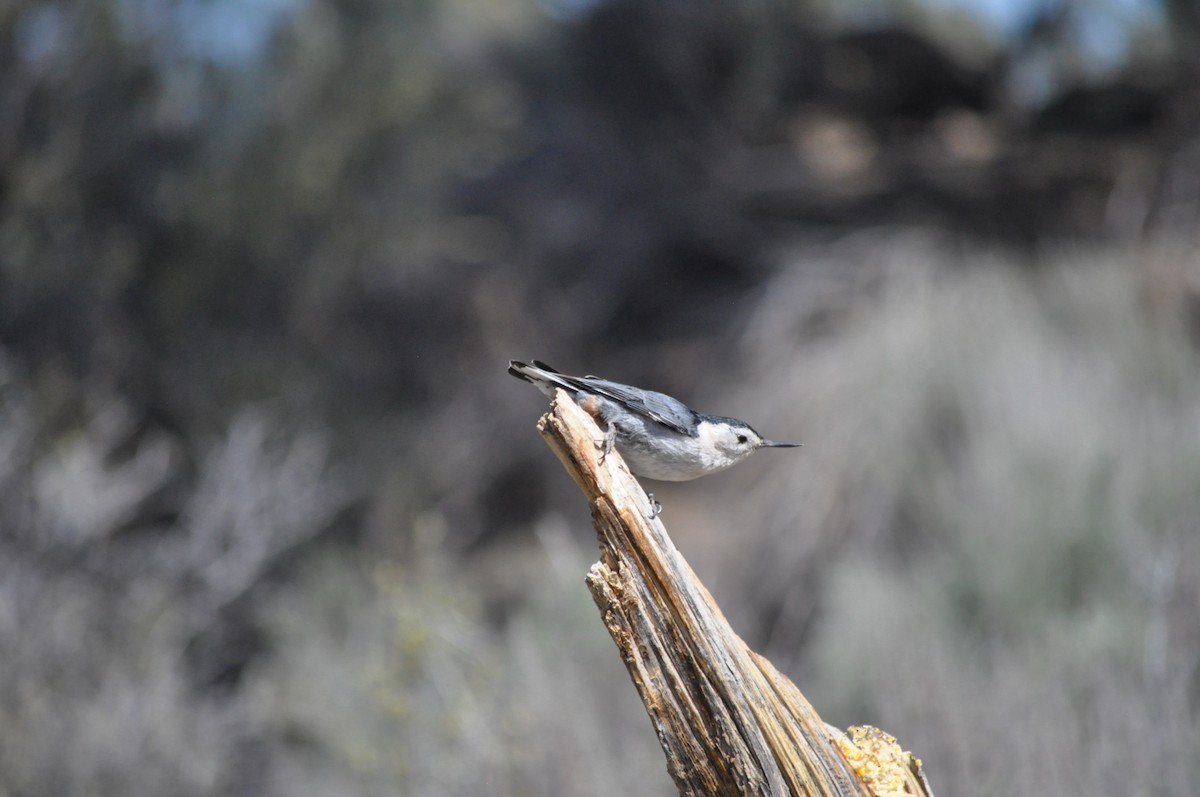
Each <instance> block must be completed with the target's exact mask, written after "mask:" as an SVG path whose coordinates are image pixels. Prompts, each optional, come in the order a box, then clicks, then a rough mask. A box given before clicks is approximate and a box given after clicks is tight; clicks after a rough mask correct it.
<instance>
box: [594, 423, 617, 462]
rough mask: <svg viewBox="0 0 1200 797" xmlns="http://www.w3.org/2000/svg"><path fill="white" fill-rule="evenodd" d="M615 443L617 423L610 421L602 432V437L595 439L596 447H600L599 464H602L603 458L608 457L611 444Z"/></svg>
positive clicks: (611, 448) (611, 447)
mask: <svg viewBox="0 0 1200 797" xmlns="http://www.w3.org/2000/svg"><path fill="white" fill-rule="evenodd" d="M616 443H617V425H616V424H613V423H610V424H609V425H608V429H606V430H605V432H604V437H603V438H601V439H600V440H597V441H596V448H598V449H600V464H601V465H603V464H604V460H605V459H607V458H608V455H609V453H610V452H611V451H612V450H613V446H614V445H616Z"/></svg>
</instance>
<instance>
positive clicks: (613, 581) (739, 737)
mask: <svg viewBox="0 0 1200 797" xmlns="http://www.w3.org/2000/svg"><path fill="white" fill-rule="evenodd" d="M538 430H539V431H540V432H541V434H542V436H543V437H544V438H545V439H546V442H547V443H548V444H549V445H550V448H551V449H552V450H553V451H554V453H555V454H556V455H557V456H558V458H559V459H560V460H561V461H562V463H563V465H564V466H565V467H566V469H567V472H568V473H570V474H571V476H572V478H574V479H575V482H576V483H577V484H578V485H579V487H580V489H582V490H583V492H584V495H586V496H587V498H588V501H589V503H590V504H591V509H592V521H593V523H594V524H595V527H596V534H597V537H598V541H599V545H600V555H601V559H600V561H599V562H597V563H596V564H594V565H592V567H591V569H590V571H589V572H588V575H587V585H588V589H589V590H591V593H592V598H593V599H594V600H595V602H596V606H597V607H599V609H600V611H601V614H602V616H603V618H604V624H605V626H606V627H607V628H608V632H609V634H611V635H612V638H613V641H614V642H615V643H616V645H617V648H618V650H619V651H620V653H621V657H622V659H623V660H624V661H625V666H626V668H627V669H628V670H629V675H630V677H632V679H633V683H634V685H635V686H636V687H637V690H638V693H639V694H640V695H641V698H642V702H643V703H644V704H645V706H646V711H647V713H649V715H650V720H651V722H653V724H654V728H655V731H656V732H657V733H658V739H659V742H660V743H661V744H662V748H663V752H664V753H665V754H666V757H667V771H668V772H669V773H670V775H671V778H672V779H673V780H674V781H675V785H676V786H677V787H678V788H679V793H680V794H682V795H722V796H725V795H779V796H780V797H782V796H783V795H794V796H795V797H801V795H803V796H804V797H835V796H836V797H849V796H850V795H854V796H856V797H860V796H866V795H874V796H875V797H882V795H889V797H890V796H891V795H896V796H897V797H899V796H900V795H916V796H917V797H932V794H931V792H930V791H929V789H928V786H927V784H926V783H925V780H924V776H923V775H922V774H921V770H920V761H919V760H918V759H915V758H913V757H912V756H910V755H909V754H908V753H905V752H903V751H902V750H901V749H900V747H899V745H897V744H896V742H895V739H893V738H891V737H890V736H888V735H887V734H885V733H884V732H882V731H879V730H877V729H875V728H869V727H861V728H852V729H851V734H850V736H847V735H846V734H843V733H842V732H841V731H839V730H837V729H836V728H832V727H830V726H827V725H825V723H824V722H822V721H821V718H820V717H819V716H817V712H816V711H815V710H813V707H812V706H811V705H810V704H809V702H808V701H807V700H806V699H805V698H804V696H803V695H802V694H801V693H800V690H799V689H797V688H796V686H795V684H793V683H792V682H791V681H790V680H788V679H787V678H786V677H785V676H784V675H782V674H781V673H780V672H779V671H778V670H776V669H775V667H774V666H772V664H771V663H770V662H769V661H767V660H766V659H764V658H763V657H762V656H759V655H758V654H756V653H755V652H754V651H752V650H750V649H749V648H748V647H747V646H746V643H744V642H743V641H742V640H741V638H740V637H738V636H737V635H736V634H735V633H734V632H733V629H732V628H731V627H730V626H729V623H728V622H727V621H726V619H725V616H724V615H723V614H722V613H721V610H720V608H719V607H718V606H717V604H716V603H715V602H714V601H713V598H712V596H711V595H710V594H709V593H708V590H707V589H705V588H704V585H703V584H701V583H700V581H699V579H697V578H696V574H695V573H694V572H692V569H691V567H689V566H688V564H687V562H686V561H685V560H684V558H683V556H682V555H681V554H680V553H679V551H678V550H677V549H676V548H675V546H674V545H673V544H672V542H671V539H670V537H668V536H667V532H666V528H665V527H664V526H663V524H662V522H661V521H659V520H658V519H657V518H653V519H652V518H651V517H650V515H651V507H650V501H649V499H648V498H647V497H646V493H645V492H644V491H643V490H642V488H641V485H639V484H638V482H637V480H636V479H635V478H634V477H633V476H632V474H630V472H629V470H628V468H627V467H626V466H625V463H624V462H623V461H622V459H621V458H620V456H619V454H618V453H617V452H615V451H614V452H612V453H611V454H610V455H609V456H608V457H607V458H606V459H605V460H604V462H600V451H599V450H598V449H597V446H596V441H597V440H600V439H601V438H602V437H603V434H602V432H601V431H600V430H599V428H597V426H596V424H595V422H594V421H593V420H592V419H591V417H590V416H588V415H587V413H585V412H584V411H583V410H581V409H580V408H579V407H578V406H577V405H576V404H575V403H574V402H573V401H571V400H570V398H569V397H568V396H567V395H566V394H565V393H563V392H562V391H559V392H558V394H557V396H556V397H555V399H554V401H553V402H552V403H551V407H550V412H549V413H547V414H546V415H544V416H542V419H541V420H540V421H539V422H538Z"/></svg>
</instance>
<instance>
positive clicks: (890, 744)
mask: <svg viewBox="0 0 1200 797" xmlns="http://www.w3.org/2000/svg"><path fill="white" fill-rule="evenodd" d="M847 734H848V735H843V734H834V735H833V739H834V741H835V742H836V743H837V746H838V748H839V749H840V750H841V751H842V755H843V756H844V757H845V758H846V760H847V761H848V762H849V763H850V766H851V767H852V768H853V769H854V771H855V772H856V773H858V776H859V777H860V778H862V780H863V782H864V783H866V784H867V788H868V789H870V791H871V794H872V795H874V797H910V796H911V795H913V794H920V793H925V794H929V791H928V785H927V784H926V783H925V776H924V774H923V773H922V771H921V759H919V758H916V757H914V756H913V755H912V754H911V753H909V752H907V751H905V750H904V749H902V748H901V747H900V744H899V742H897V741H896V737H894V736H892V735H891V734H890V733H887V732H886V731H881V730H880V729H879V728H874V727H871V726H870V725H852V726H850V728H848V729H847ZM917 788H920V789H922V790H923V792H922V791H917V790H916V789H917Z"/></svg>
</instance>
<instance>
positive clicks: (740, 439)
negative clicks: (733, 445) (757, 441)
mask: <svg viewBox="0 0 1200 797" xmlns="http://www.w3.org/2000/svg"><path fill="white" fill-rule="evenodd" d="M738 442H739V443H748V442H750V440H749V438H747V437H746V435H744V434H740V435H738Z"/></svg>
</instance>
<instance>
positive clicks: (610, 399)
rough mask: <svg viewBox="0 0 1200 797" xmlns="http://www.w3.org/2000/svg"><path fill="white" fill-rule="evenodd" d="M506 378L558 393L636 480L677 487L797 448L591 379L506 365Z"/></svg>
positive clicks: (659, 396)
mask: <svg viewBox="0 0 1200 797" xmlns="http://www.w3.org/2000/svg"><path fill="white" fill-rule="evenodd" d="M508 372H509V373H510V374H512V375H513V376H515V377H517V378H518V379H524V380H525V381H526V382H531V383H532V384H533V385H535V386H536V387H537V389H538V390H540V391H542V392H543V393H545V394H546V395H547V396H550V397H551V398H553V397H554V391H555V390H556V389H558V388H562V389H563V390H565V391H567V393H568V394H569V395H570V396H571V398H572V399H573V400H574V401H575V403H576V404H578V405H579V406H580V407H582V408H583V409H584V411H585V412H587V413H588V414H589V415H591V416H592V417H593V418H595V419H596V421H597V422H599V423H601V424H603V425H604V426H605V427H606V431H605V437H604V441H603V446H602V447H603V450H604V453H605V454H607V453H608V452H609V451H610V450H612V448H613V446H614V445H615V446H616V448H617V450H618V451H620V452H621V456H622V457H624V458H625V462H626V464H628V465H629V469H630V470H631V471H633V473H635V474H636V475H638V476H644V477H646V478H647V479H657V480H659V481H668V482H681V481H687V480H688V479H697V478H699V477H701V476H707V475H708V474H710V473H716V472H717V471H720V470H724V469H725V468H728V467H729V466H730V465H735V464H737V463H738V462H741V461H742V460H743V459H745V458H746V457H748V456H750V455H751V454H753V453H754V452H755V451H757V450H758V449H760V448H795V447H797V446H799V445H801V444H800V443H776V442H773V441H771V440H766V439H764V438H763V436H762V435H760V434H759V433H758V432H756V431H754V429H753V428H752V427H751V426H750V424H748V423H746V422H745V421H739V420H737V419H736V418H723V417H721V416H719V415H704V414H701V413H699V412H696V411H695V410H693V409H691V408H690V407H688V406H687V405H686V404H684V403H683V402H682V401H679V400H678V399H673V398H671V397H670V396H668V395H665V394H663V393H656V392H654V391H653V390H642V389H641V388H637V387H633V386H631V385H622V384H620V383H619V382H610V381H608V380H607V379H600V378H599V377H595V376H568V375H567V374H562V373H559V372H558V371H555V370H554V369H553V368H551V367H550V366H548V365H546V364H545V363H542V362H538V361H537V360H534V361H533V364H532V365H526V364H525V363H522V362H517V361H516V360H512V361H510V362H509V364H508Z"/></svg>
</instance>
